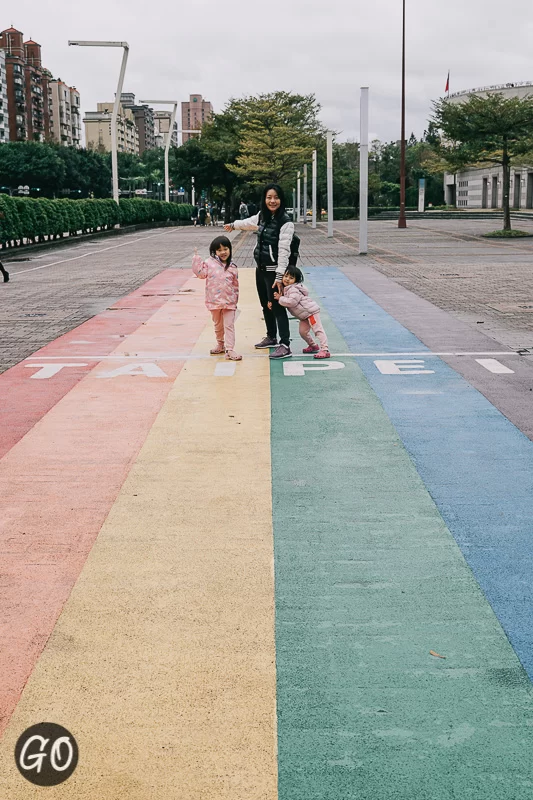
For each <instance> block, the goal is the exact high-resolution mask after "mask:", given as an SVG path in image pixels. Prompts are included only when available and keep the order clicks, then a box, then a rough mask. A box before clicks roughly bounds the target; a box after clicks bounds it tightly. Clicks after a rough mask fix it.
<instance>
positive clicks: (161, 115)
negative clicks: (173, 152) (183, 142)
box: [154, 111, 178, 147]
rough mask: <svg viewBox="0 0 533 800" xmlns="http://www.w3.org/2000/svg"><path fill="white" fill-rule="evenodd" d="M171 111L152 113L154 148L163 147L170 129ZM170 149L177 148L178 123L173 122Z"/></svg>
mask: <svg viewBox="0 0 533 800" xmlns="http://www.w3.org/2000/svg"><path fill="white" fill-rule="evenodd" d="M171 117H172V112H171V111H154V128H155V146H156V147H164V146H165V142H166V137H167V134H168V132H169V129H170V119H171ZM170 145H171V147H177V146H178V123H177V122H174V130H173V131H172V136H171V139H170Z"/></svg>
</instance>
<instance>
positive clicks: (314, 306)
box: [274, 266, 330, 358]
mask: <svg viewBox="0 0 533 800" xmlns="http://www.w3.org/2000/svg"><path fill="white" fill-rule="evenodd" d="M303 279H304V276H303V274H302V271H301V270H299V269H298V267H293V266H288V267H287V269H286V270H285V274H284V276H283V279H282V283H283V289H282V291H281V292H278V291H275V292H274V298H275V299H276V300H277V301H278V303H279V304H280V306H284V307H285V308H287V309H288V310H289V311H290V313H291V314H292V315H293V317H296V318H297V319H299V320H300V336H301V337H302V339H303V340H304V342H307V347H304V349H303V350H302V353H314V354H315V358H329V357H330V352H329V347H328V339H327V336H326V333H325V331H324V328H323V327H322V322H321V320H320V306H319V305H318V303H317V302H316V301H315V300H313V299H312V298H311V297H309V290H308V289H307V287H306V286H304V285H303ZM311 331H313V333H314V334H315V336H316V337H317V339H318V341H319V342H320V345H318V344H316V342H315V340H314V339H313V337H312V336H311Z"/></svg>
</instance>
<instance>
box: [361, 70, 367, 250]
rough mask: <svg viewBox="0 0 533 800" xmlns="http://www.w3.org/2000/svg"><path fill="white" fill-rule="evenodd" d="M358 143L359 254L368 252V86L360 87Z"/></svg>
mask: <svg viewBox="0 0 533 800" xmlns="http://www.w3.org/2000/svg"><path fill="white" fill-rule="evenodd" d="M359 124H360V145H359V255H360V256H363V255H366V254H367V252H368V86H362V87H361V115H360V119H359Z"/></svg>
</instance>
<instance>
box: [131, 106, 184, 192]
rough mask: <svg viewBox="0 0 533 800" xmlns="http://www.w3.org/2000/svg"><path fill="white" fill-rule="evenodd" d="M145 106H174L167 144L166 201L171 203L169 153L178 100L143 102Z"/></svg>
mask: <svg viewBox="0 0 533 800" xmlns="http://www.w3.org/2000/svg"><path fill="white" fill-rule="evenodd" d="M140 102H141V103H142V104H143V105H144V104H146V105H148V104H150V103H152V104H153V105H160V106H172V107H173V108H172V114H171V115H170V127H169V129H168V136H167V140H166V142H165V200H166V202H167V203H169V202H170V181H169V177H168V153H169V150H170V141H171V139H172V134H173V132H174V123H175V122H176V111H177V109H178V101H177V100H141V101H140Z"/></svg>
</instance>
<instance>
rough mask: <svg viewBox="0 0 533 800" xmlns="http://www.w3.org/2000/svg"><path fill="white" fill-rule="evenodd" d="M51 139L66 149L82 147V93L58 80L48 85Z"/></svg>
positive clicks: (53, 80)
mask: <svg viewBox="0 0 533 800" xmlns="http://www.w3.org/2000/svg"><path fill="white" fill-rule="evenodd" d="M48 95H49V104H50V139H51V140H52V141H54V142H58V143H59V144H62V145H65V146H66V147H81V109H80V93H79V92H78V91H77V90H76V89H75V88H74V87H72V86H67V84H66V83H63V81H62V80H61V79H60V78H58V79H57V80H55V79H52V80H51V81H49V84H48Z"/></svg>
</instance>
